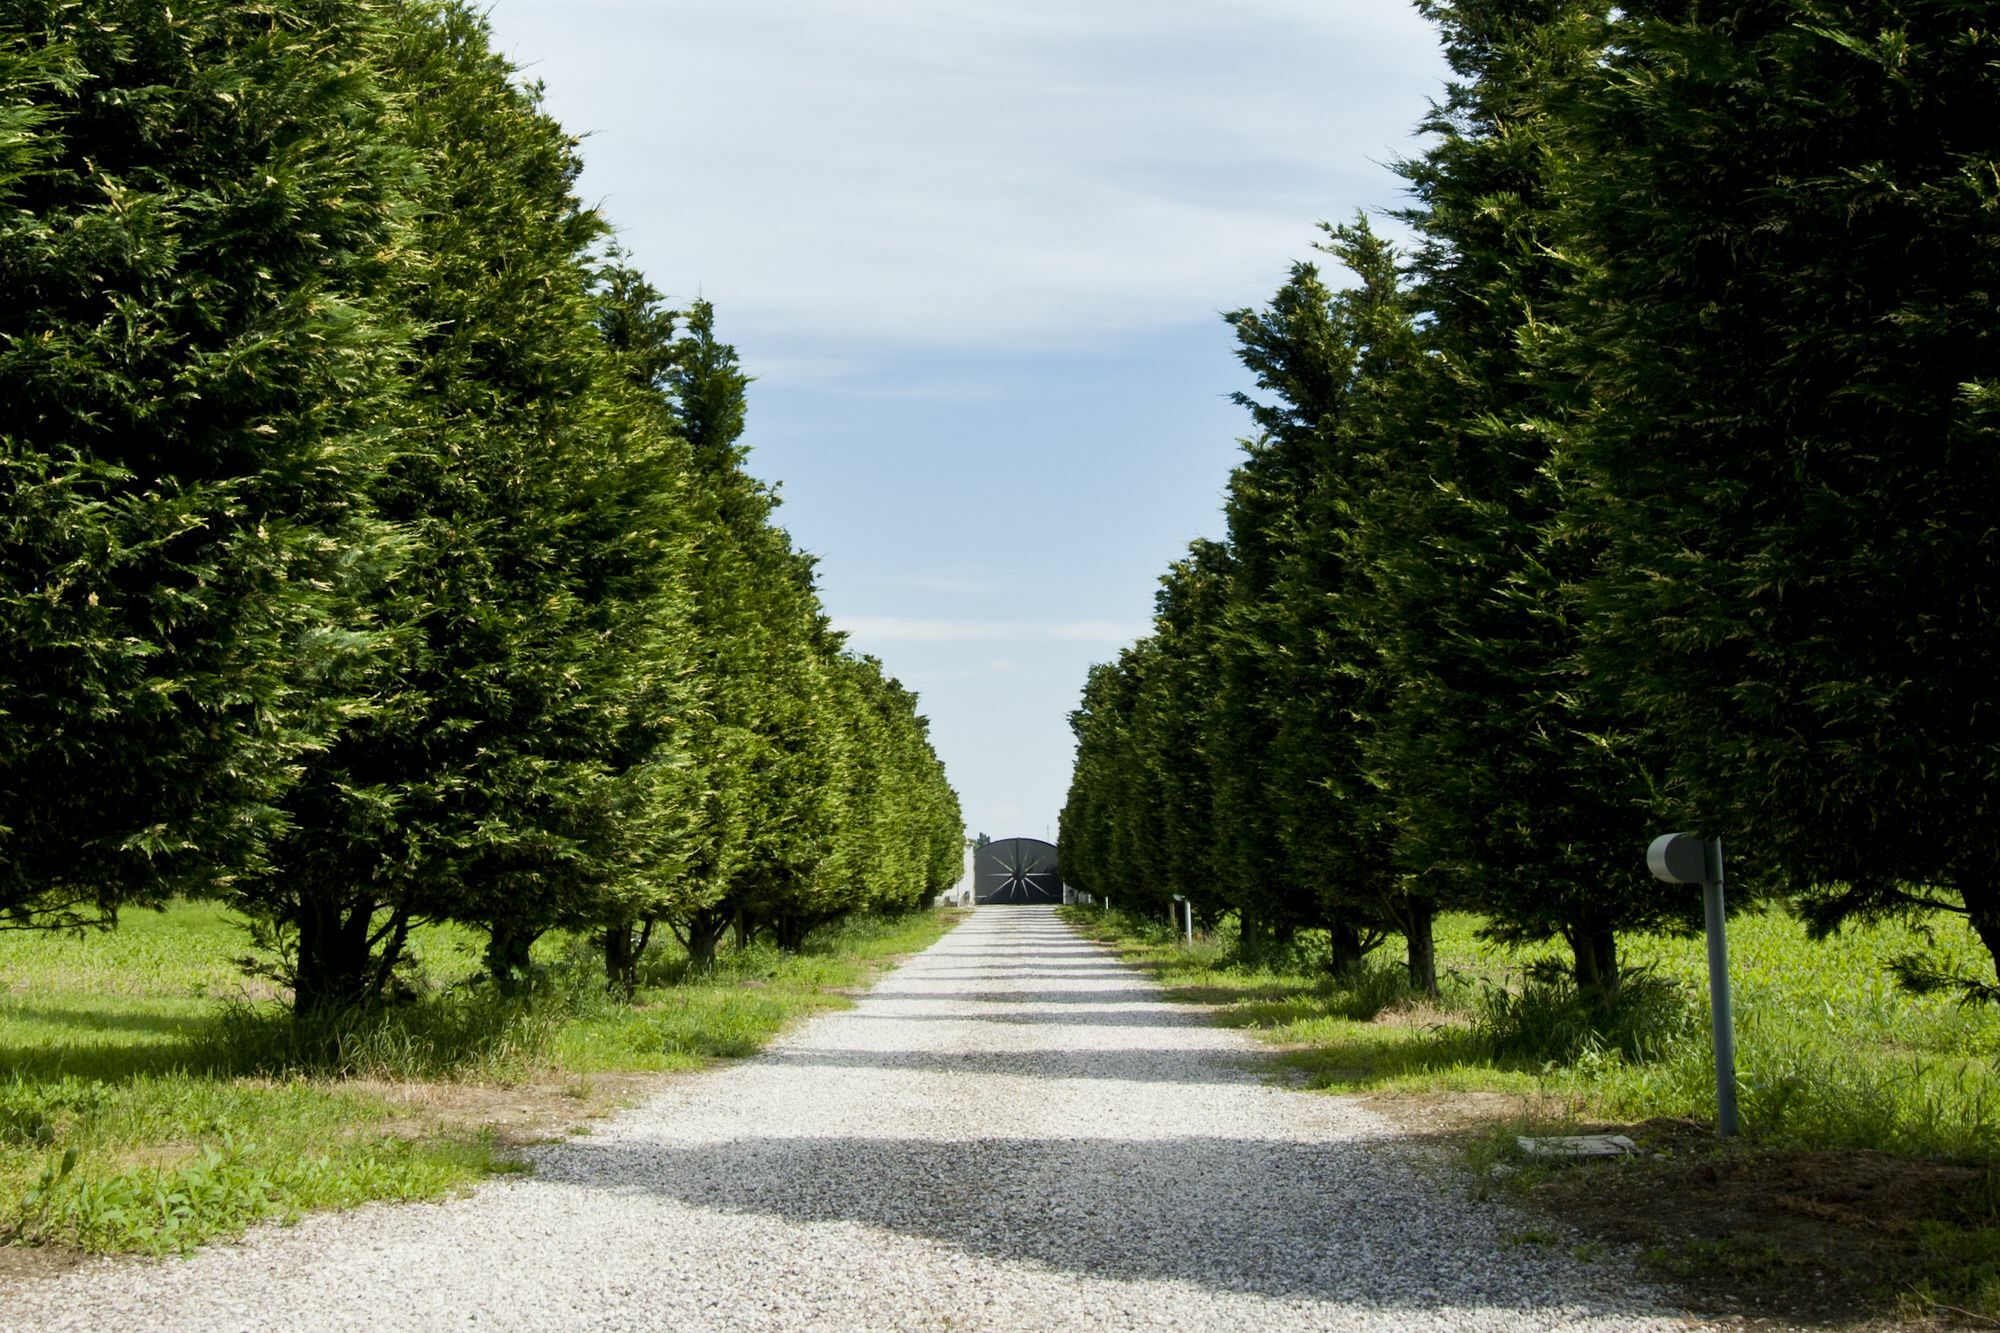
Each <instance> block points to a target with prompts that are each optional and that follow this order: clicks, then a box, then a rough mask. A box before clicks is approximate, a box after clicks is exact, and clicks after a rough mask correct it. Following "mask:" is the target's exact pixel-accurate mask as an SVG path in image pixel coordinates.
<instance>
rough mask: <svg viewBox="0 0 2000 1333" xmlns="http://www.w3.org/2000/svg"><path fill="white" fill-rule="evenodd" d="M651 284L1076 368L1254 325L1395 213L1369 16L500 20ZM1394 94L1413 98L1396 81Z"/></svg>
mask: <svg viewBox="0 0 2000 1333" xmlns="http://www.w3.org/2000/svg"><path fill="white" fill-rule="evenodd" d="M493 19H494V23H495V25H496V28H497V30H498V32H499V35H500V38H501V42H502V44H503V46H504V47H505V48H506V49H508V50H509V51H511V52H512V53H513V54H514V56H515V57H516V59H518V60H521V61H523V62H525V63H529V64H531V65H532V70H531V72H532V73H533V74H534V75H535V76H536V77H539V78H541V79H543V80H544V81H545V82H546V84H547V88H548V98H549V105H550V107H551V109H552V110H553V111H554V112H555V113H556V114H557V116H558V117H560V118H561V119H562V120H563V122H564V123H565V125H567V126H568V127H569V128H570V129H572V130H573V131H578V132H588V133H589V134H590V138H589V140H588V142H587V143H586V145H585V159H586V163H587V166H588V170H587V172H586V175H585V177H584V180H583V184H582V188H583V190H584V192H585V194H586V195H587V196H588V195H591V194H593V193H594V192H600V191H601V192H602V194H603V197H604V203H605V209H606V212H607V214H608V215H609V217H610V218H611V219H612V221H613V222H614V223H617V224H619V225H620V226H621V227H622V228H623V229H624V232H625V237H626V240H627V242H628V243H629V244H630V245H631V246H632V248H633V250H634V251H635V253H636V254H637V256H638V259H639V261H640V262H641V264H642V265H643V266H644V267H645V268H646V269H647V271H648V272H649V274H651V275H652V276H653V277H654V279H655V281H656V282H658V283H659V284H660V285H661V286H663V287H665V288H666V289H668V290H670V291H691V290H694V289H695V288H697V287H699V288H700V289H701V290H702V291H704V292H706V293H707V294H708V295H710V296H711V297H712V298H713V299H714V300H715V301H716V302H717V304H718V306H719V307H721V308H723V309H724V310H725V311H726V312H727V318H728V319H729V321H730V324H729V327H730V328H731V329H732V331H733V333H734V334H735V335H738V336H741V337H742V338H743V340H744V342H746V343H747V344H750V345H756V344H757V343H758V342H759V341H760V340H762V341H768V340H769V338H771V337H773V336H779V335H782V336H786V337H815V336H817V337H825V336H829V335H831V336H837V337H841V338H846V339H864V340H882V341H890V342H921V343H927V344H957V345H981V346H990V345H994V344H1002V343H1011V344H1018V343H1020V342H1022V341H1023V340H1025V339H1031V338H1036V337H1040V338H1045V339H1050V338H1060V339H1066V340H1069V341H1071V342H1080V341H1084V340H1088V339H1089V338H1091V337H1093V336H1097V335H1101V334H1104V333H1108V332H1111V331H1116V330H1123V329H1132V328H1141V327H1148V326H1154V325H1157V324H1159V323H1160V322H1161V321H1176V322H1184V321H1188V320H1197V319H1205V318H1209V317H1210V316H1211V315H1212V313H1213V312H1214V311H1215V310H1217V309H1219V308H1226V307H1231V306H1235V305H1239V304H1244V303H1246V302H1249V301H1254V300H1260V299H1262V298H1263V297H1265V296H1267V295H1268V293H1269V290H1270V289H1271V288H1272V287H1273V286H1275V284H1276V280H1277V278H1279V277H1281V276H1282V271H1283V270H1282V261H1283V260H1284V259H1285V258H1287V257H1291V256H1299V255H1303V254H1304V253H1305V252H1306V250H1307V246H1308V244H1309V242H1310V241H1311V239H1312V232H1311V224H1312V222H1313V220H1314V219H1316V218H1320V217H1345V216H1347V215H1349V214H1351V213H1352V212H1353V210H1354V209H1355V208H1356V207H1359V206H1380V205H1384V204H1389V203H1393V202H1395V201H1396V199H1397V198H1398V197H1399V187H1398V186H1397V184H1396V182H1395V181H1394V180H1393V178H1392V177H1390V176H1389V174H1388V173H1387V172H1386V171H1385V170H1384V169H1383V168H1382V167H1381V166H1379V165H1378V164H1379V163H1380V162H1382V161H1383V160H1385V159H1387V158H1390V157H1392V156H1394V155H1395V154H1396V153H1397V152H1399V151H1403V150H1405V149H1406V148H1407V146H1408V144H1409V139H1408V135H1409V132H1410V130H1411V128H1412V127H1413V125H1414V123H1415V121H1416V119H1417V118H1418V117H1419V116H1420V115H1421V114H1422V112H1423V109H1424V102H1423V99H1424V97H1425V95H1427V94H1428V93H1430V92H1432V91H1434V90H1435V88H1436V85H1437V72H1439V71H1441V66H1440V65H1439V62H1438V59H1437V56H1436V53H1435V46H1436V43H1435V39H1434V37H1433V35H1432V34H1431V32H1430V30H1429V28H1428V26H1427V25H1426V24H1425V23H1424V22H1423V20H1422V19H1421V18H1419V17H1418V16H1417V15H1416V14H1415V13H1414V12H1413V10H1412V9H1411V8H1410V7H1408V6H1405V5H1401V4H1385V3H1383V0H1244V2H1241V3H1236V4H1231V5H1219V4H1215V3H1213V0H1093V2H1092V3H1091V4H1090V5H1087V6H1079V5H1076V4H1074V3H1073V2H1072V0H1009V3H1004V4H1003V3H985V2H983V0H857V2H856V3H852V4H843V5H827V4H825V3H823V0H734V2H733V3H731V4H727V5H703V6H693V5H680V4H666V3H660V2H659V0H498V3H496V4H495V6H494V9H493ZM1412 71H1423V72H1424V73H1423V74H1418V75H1415V76H1413V74H1412Z"/></svg>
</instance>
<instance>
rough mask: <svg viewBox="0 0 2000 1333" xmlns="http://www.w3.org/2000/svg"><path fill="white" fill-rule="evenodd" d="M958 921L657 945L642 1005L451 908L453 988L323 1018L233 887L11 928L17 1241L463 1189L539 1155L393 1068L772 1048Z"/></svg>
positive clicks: (423, 953)
mask: <svg viewBox="0 0 2000 1333" xmlns="http://www.w3.org/2000/svg"><path fill="white" fill-rule="evenodd" d="M953 920H955V918H953V917H950V916H946V915H942V914H931V913H924V914H918V915H915V916H910V917H903V918H898V919H891V920H881V919H865V920H860V921H854V922H848V923H843V924H842V925H840V926H837V927H833V928H829V929H827V930H824V931H821V932H818V933H817V934H816V935H814V936H813V937H812V938H811V939H810V940H809V941H808V943H807V947H806V948H805V949H804V950H803V951H802V952H801V953H799V954H797V955H785V954H781V953H779V952H778V951H776V950H774V949H771V948H769V947H767V946H761V945H760V946H755V947H752V948H750V949H748V950H745V951H742V952H740V953H736V952H725V953H724V954H723V955H722V957H721V959H720V960H719V962H718V964H717V966H716V967H715V968H714V969H713V970H712V971H710V972H708V973H706V974H703V975H686V972H687V969H686V960H685V958H684V957H683V956H681V955H679V954H678V952H677V951H676V950H674V949H673V947H672V943H671V941H670V940H669V941H667V942H666V947H665V948H661V947H660V946H659V945H658V944H657V943H656V947H655V952H656V953H657V954H658V955H659V956H658V957H657V958H656V959H654V960H653V961H652V962H651V963H650V965H649V966H650V971H649V973H648V975H647V978H646V982H647V984H645V985H643V986H642V987H641V989H640V992H639V994H638V995H637V996H636V997H635V1000H634V1002H633V1003H631V1004H626V1003H623V1002H620V1001H618V1000H615V999H613V998H612V997H610V996H608V995H607V994H605V992H604V989H603V986H602V984H601V982H600V979H599V978H600V974H599V973H598V972H597V971H596V968H595V963H594V960H593V959H591V958H590V957H589V956H588V953H587V951H586V950H585V949H584V948H583V947H582V946H581V944H580V943H579V942H578V941H576V940H573V939H570V938H567V937H561V936H556V937H551V938H549V939H547V940H545V941H543V942H542V943H541V944H540V945H539V946H538V953H537V960H538V962H540V963H542V964H543V965H544V970H545V974H546V975H545V979H544V981H543V984H542V986H541V988H540V990H539V992H538V993H537V994H536V995H535V996H533V997H532V998H531V999H529V1000H527V1001H521V1000H508V999H502V998H500V997H498V996H495V995H493V994H491V993H490V991H488V990H487V989H486V988H484V987H480V986H471V985H463V984H460V983H464V982H466V981H467V980H468V979H469V978H470V977H472V976H473V974H474V973H475V972H476V971H477V969H478V959H479V949H478V941H477V939H476V937H475V936H473V935H472V934H471V933H470V932H467V931H463V930H457V929H452V928H443V927H438V928H427V929H425V930H422V931H419V932H418V933H417V936H416V939H415V944H414V951H415V954H416V959H417V963H418V965H419V967H418V970H419V972H420V974H421V976H422V977H423V978H424V980H425V982H426V983H427V985H428V987H429V988H430V991H431V993H430V994H428V995H427V996H426V997H425V998H423V999H422V1000H420V1001H418V1002H416V1003H414V1004H410V1005H406V1006H403V1007H401V1008H399V1009H396V1010H394V1011H392V1012H391V1013H390V1014H389V1015H388V1016H386V1017H385V1018H382V1019H379V1020H375V1021H370V1022H349V1023H346V1024H343V1025H341V1026H340V1027H339V1028H337V1029H331V1030H326V1031H316V1032H306V1033H301V1032H300V1031H299V1030H298V1029H297V1028H295V1027H294V1025H293V1024H292V1023H291V1022H290V1019H289V1017H288V1015H287V1014H286V1013H285V1011H284V1009H283V1006H282V1005H281V1004H280V1003H279V1002H278V1001H277V1000H276V999H274V998H272V997H271V996H270V994H269V992H268V989H265V990H259V989H257V988H255V987H254V986H253V984H252V983H250V982H247V981H246V980H245V977H244V974H243V972H242V970H241V968H240V967H239V966H238V963H237V961H236V960H237V959H239V958H240V957H241V956H242V955H244V954H245V953H246V952H247V951H248V944H247V936H246V935H245V933H244V932H243V930H242V929H241V927H240V924H239V923H238V922H236V921H235V920H234V919H232V918H231V917H230V915H229V914H228V913H227V912H225V911H224V910H222V909H221V908H219V907H217V906H215V905H213V904H208V903H180V904H176V905H174V906H173V907H171V908H170V909H169V910H167V911H165V912H160V913H155V912H138V913H131V914H128V915H127V917H126V919H125V921H124V922H123V924H121V925H120V926H119V928H118V929H117V930H115V931H112V932H109V933H91V934H86V935H81V936H44V935H27V934H0V1243H8V1242H12V1243H28V1244H43V1243H58V1244H66V1245H74V1246H79V1247H82V1248H85V1249H90V1250H98V1251H139V1252H146V1253H167V1252H173V1251H183V1250H186V1249H188V1248H190V1247H192V1246H194V1245H197V1244H199V1243H201V1242H202V1241H204V1240H207V1239H210V1238H212V1237H215V1236H218V1235H229V1234H234V1233H236V1232H238V1231H240V1230H241V1229H242V1228H243V1227H245V1226H247V1225H249V1224H250V1223H252V1222H255V1221H257V1220H260V1219H263V1218H268V1217H277V1218H286V1217H291V1216H296V1215H298V1214H301V1213H304V1212H308V1211H312V1210H316V1209H323V1208H338V1207H346V1206H351V1205H354V1204H358V1203H362V1202H366V1201H369V1200H377V1199H422V1198H436V1197H439V1196H441V1195H444V1194H448V1193H451V1192H453V1191H455V1190H459V1189H463V1188H465V1187H466V1186H468V1185H470V1184H472V1183H473V1182H475V1181H477V1180H478V1179H480V1178H481V1177H483V1176H486V1175H489V1174H492V1173H494V1172H498V1171H507V1170H515V1169H519V1163H518V1161H517V1160H516V1159H515V1158H514V1157H512V1156H511V1155H510V1154H509V1152H508V1151H507V1149H506V1147H505V1145H504V1144H503V1143H501V1142H500V1141H499V1140H498V1139H497V1138H496V1137H495V1136H494V1135H493V1134H492V1133H491V1132H490V1131H489V1130H487V1129H485V1128H483V1127H482V1126H480V1125H478V1124H476V1123H465V1121H464V1119H463V1117H461V1118H460V1119H459V1120H458V1121H456V1122H452V1123H451V1124H450V1126H449V1127H447V1128H440V1127H439V1125H438V1124H437V1123H431V1122H425V1121H422V1120H420V1119H419V1120H415V1121H413V1118H412V1116H411V1115H410V1114H409V1113H408V1112H407V1110H406V1109H405V1107H406V1102H407V1099H405V1100H404V1101H403V1102H399V1101H398V1100H396V1099H392V1098H391V1097H390V1096H388V1095H386V1094H385V1092H384V1090H383V1086H382V1085H384V1084H385V1083H387V1084H394V1085H402V1087H403V1090H404V1091H407V1090H408V1085H411V1084H415V1083H423V1082H427V1081H428V1082H460V1083H464V1082H471V1083H499V1084H510V1085H514V1084H530V1083H542V1084H548V1083H558V1084H564V1085H569V1086H574V1085H580V1084H584V1083H587V1080H588V1079H589V1076H590V1075H592V1074H605V1073H613V1072H633V1071H656V1070H677V1069H692V1068H698V1067H700V1066H701V1065H703V1064H705V1063H708V1062H710V1061H712V1060H714V1059H717V1058H722V1057H730V1056H741V1055H748V1054H751V1053H753V1052H755V1051H756V1050H757V1049H759V1048H760V1047H761V1046H762V1045H763V1044H764V1043H765V1042H766V1041H768V1040H769V1039H770V1038H771V1037H772V1036H773V1035H775V1034H776V1033H777V1032H779V1031H780V1030H782V1029H783V1028H785V1027H787V1026H789V1025H790V1024H791V1023H793V1022H796V1021H797V1020H799V1019H800V1018H802V1017H804V1016H805V1015H808V1014H810V1013H813V1012H816V1011H819V1010H822V1009H826V1008H830V1007H838V1006H843V1005H847V1004H849V1003H851V1000H850V999H849V998H848V997H847V995H846V994H845V992H847V991H849V990H852V989H854V988H858V987H861V986H865V985H866V984H867V983H868V982H869V981H870V980H871V979H872V978H873V976H874V975H875V974H876V973H877V972H879V970H880V969H881V967H882V966H883V965H885V964H886V962H888V961H889V960H891V959H893V958H895V957H896V956H899V955H902V954H906V953H910V952H914V951H916V950H918V949H922V948H924V947H925V946H927V945H928V944H930V943H931V942H932V941H934V940H935V939H936V938H938V936H939V935H941V934H942V933H943V932H944V930H946V929H947V928H948V927H949V926H950V924H951V923H952V921H953Z"/></svg>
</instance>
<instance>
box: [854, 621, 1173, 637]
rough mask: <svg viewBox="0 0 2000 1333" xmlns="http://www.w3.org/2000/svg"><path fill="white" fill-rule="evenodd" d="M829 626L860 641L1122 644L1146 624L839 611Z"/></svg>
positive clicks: (1142, 629) (1146, 630)
mask: <svg viewBox="0 0 2000 1333" xmlns="http://www.w3.org/2000/svg"><path fill="white" fill-rule="evenodd" d="M833 623H834V628H835V629H838V630H842V631H844V632H845V633H846V634H847V635H848V636H849V637H851V638H854V639H856V640H859V641H861V642H862V643H864V644H866V643H1126V642H1129V641H1131V640H1133V639H1136V638H1138V637H1139V636H1141V635H1143V634H1146V633H1148V632H1150V630H1151V628H1152V627H1151V626H1149V625H1147V624H1145V623H1143V622H1140V621H1126V620H928V619H923V618H920V617H914V616H840V617H836V618H835V620H834V622H833Z"/></svg>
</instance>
